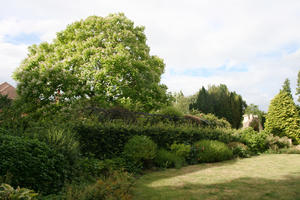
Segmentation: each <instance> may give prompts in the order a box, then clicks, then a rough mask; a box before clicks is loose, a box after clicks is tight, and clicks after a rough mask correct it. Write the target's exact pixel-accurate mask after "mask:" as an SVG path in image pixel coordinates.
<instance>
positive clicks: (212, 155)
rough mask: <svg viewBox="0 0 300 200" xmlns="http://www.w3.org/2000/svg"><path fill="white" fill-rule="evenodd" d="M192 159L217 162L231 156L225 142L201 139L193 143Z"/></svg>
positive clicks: (199, 161) (201, 161) (200, 161)
mask: <svg viewBox="0 0 300 200" xmlns="http://www.w3.org/2000/svg"><path fill="white" fill-rule="evenodd" d="M193 146H194V150H193V151H194V152H193V154H194V156H195V158H194V160H197V162H198V163H210V162H219V161H223V160H229V159H231V158H232V157H233V154H232V151H231V150H230V149H229V148H228V146H227V145H226V144H224V143H223V142H220V141H215V140H201V141H198V142H196V143H195V144H194V145H193Z"/></svg>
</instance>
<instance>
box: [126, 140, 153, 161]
mask: <svg viewBox="0 0 300 200" xmlns="http://www.w3.org/2000/svg"><path fill="white" fill-rule="evenodd" d="M156 151H157V145H156V144H155V143H154V142H153V141H152V140H151V139H150V138H149V137H147V136H145V135H135V136H133V137H132V138H130V139H129V140H128V142H127V143H126V144H125V147H124V156H125V157H126V158H128V159H129V160H130V162H133V164H135V165H142V164H147V162H149V161H151V160H153V159H154V158H155V155H156Z"/></svg>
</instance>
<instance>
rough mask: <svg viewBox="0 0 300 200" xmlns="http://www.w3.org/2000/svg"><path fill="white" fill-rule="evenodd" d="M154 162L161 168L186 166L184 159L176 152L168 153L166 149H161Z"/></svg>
mask: <svg viewBox="0 0 300 200" xmlns="http://www.w3.org/2000/svg"><path fill="white" fill-rule="evenodd" d="M154 162H155V165H156V166H158V167H160V168H170V167H175V168H180V167H182V165H183V164H184V159H183V158H182V157H180V156H178V155H176V153H174V152H171V151H167V150H166V149H159V150H158V152H157V155H156V157H155V160H154Z"/></svg>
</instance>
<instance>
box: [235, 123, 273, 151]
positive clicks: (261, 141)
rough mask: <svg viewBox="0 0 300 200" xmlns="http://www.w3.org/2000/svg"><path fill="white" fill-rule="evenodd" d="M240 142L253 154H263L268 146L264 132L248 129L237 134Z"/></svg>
mask: <svg viewBox="0 0 300 200" xmlns="http://www.w3.org/2000/svg"><path fill="white" fill-rule="evenodd" d="M239 134H240V136H241V139H242V141H243V142H244V143H245V144H246V145H247V146H248V147H249V149H250V151H251V152H253V153H254V154H257V153H261V152H264V151H265V150H267V148H268V145H267V142H266V138H267V136H268V134H267V133H266V132H264V131H261V132H256V131H255V130H254V129H253V128H251V127H248V128H246V129H243V130H241V131H240V132H239Z"/></svg>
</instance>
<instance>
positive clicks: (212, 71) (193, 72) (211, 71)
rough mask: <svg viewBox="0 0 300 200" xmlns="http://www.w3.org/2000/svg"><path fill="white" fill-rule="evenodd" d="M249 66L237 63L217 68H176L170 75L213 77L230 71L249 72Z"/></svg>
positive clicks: (171, 70)
mask: <svg viewBox="0 0 300 200" xmlns="http://www.w3.org/2000/svg"><path fill="white" fill-rule="evenodd" d="M247 71H248V68H247V66H246V65H235V66H227V65H226V64H224V65H222V66H220V67H217V68H207V67H202V68H195V69H186V70H183V71H182V70H175V69H170V71H169V72H170V75H185V76H196V77H211V76H214V75H217V74H220V73H228V72H229V73H230V72H247Z"/></svg>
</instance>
